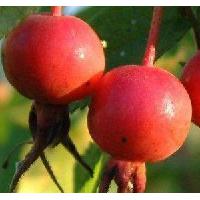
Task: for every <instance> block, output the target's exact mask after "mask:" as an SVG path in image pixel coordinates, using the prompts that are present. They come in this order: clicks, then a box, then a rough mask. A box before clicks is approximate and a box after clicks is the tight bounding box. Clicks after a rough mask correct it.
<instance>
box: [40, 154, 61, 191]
mask: <svg viewBox="0 0 200 200" xmlns="http://www.w3.org/2000/svg"><path fill="white" fill-rule="evenodd" d="M40 158H41V160H42V163H43V165H44V166H45V168H46V170H47V172H48V174H49V176H50V177H51V180H52V181H53V182H54V183H55V185H56V186H57V188H58V189H59V190H60V192H61V193H64V190H63V188H62V187H61V185H60V184H59V183H58V181H57V178H56V177H55V175H54V172H53V171H52V169H51V166H50V164H49V162H48V160H47V159H46V156H45V154H44V152H42V153H41V155H40Z"/></svg>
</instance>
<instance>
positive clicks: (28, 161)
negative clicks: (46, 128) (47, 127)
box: [10, 142, 46, 192]
mask: <svg viewBox="0 0 200 200" xmlns="http://www.w3.org/2000/svg"><path fill="white" fill-rule="evenodd" d="M45 147H46V146H44V145H41V144H38V143H37V142H36V143H35V144H34V145H33V146H32V148H31V150H30V151H29V153H28V154H27V155H26V157H25V159H24V160H23V161H20V162H19V164H18V165H17V168H16V171H15V174H14V176H13V179H12V181H11V184H10V192H14V191H15V189H16V187H17V184H18V182H19V180H20V178H21V177H22V175H23V174H24V173H25V172H26V171H27V170H28V169H29V168H30V166H31V165H32V164H33V163H34V162H35V161H36V160H37V159H38V157H39V156H40V154H41V152H42V151H43V150H44V149H45Z"/></svg>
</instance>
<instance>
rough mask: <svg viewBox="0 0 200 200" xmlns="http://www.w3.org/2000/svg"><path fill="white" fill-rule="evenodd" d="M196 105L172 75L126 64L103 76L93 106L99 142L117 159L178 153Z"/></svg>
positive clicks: (151, 158) (146, 158)
mask: <svg viewBox="0 0 200 200" xmlns="http://www.w3.org/2000/svg"><path fill="white" fill-rule="evenodd" d="M190 120H191V103H190V99H189V95H188V94H187V92H186V90H185V89H184V87H183V86H182V84H181V83H180V82H179V81H178V79H176V78H175V77H174V76H173V75H171V74H170V73H168V72H166V71H164V70H162V69H159V68H153V67H149V66H123V67H119V68H116V69H114V70H112V71H110V72H108V73H107V74H106V75H105V76H104V78H103V79H102V81H101V83H100V85H99V87H98V89H97V90H96V93H95V95H94V96H93V98H92V103H91V106H90V109H89V116H88V127H89V131H90V134H91V136H92V138H93V139H94V141H95V142H96V143H97V144H98V145H99V146H100V147H101V148H102V149H103V150H104V151H106V152H108V153H109V154H111V155H112V157H113V158H115V159H120V160H129V161H138V162H146V161H152V162H154V161H159V160H163V159H165V158H167V157H168V156H170V155H171V154H172V153H174V152H175V151H177V150H178V149H179V147H180V146H181V145H182V144H183V142H184V141H185V138H186V136H187V133H188V131H189V127H190Z"/></svg>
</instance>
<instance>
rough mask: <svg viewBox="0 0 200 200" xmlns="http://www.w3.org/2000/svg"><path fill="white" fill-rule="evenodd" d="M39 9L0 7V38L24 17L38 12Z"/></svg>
mask: <svg viewBox="0 0 200 200" xmlns="http://www.w3.org/2000/svg"><path fill="white" fill-rule="evenodd" d="M39 10H40V7H36V6H35V7H20V6H5V7H3V6H1V7H0V24H1V26H0V38H1V37H4V36H5V35H7V33H8V32H9V31H10V30H11V29H12V28H13V27H14V26H16V24H18V23H19V22H20V21H21V20H22V19H23V18H24V17H26V16H27V15H29V14H31V13H35V12H38V11H39Z"/></svg>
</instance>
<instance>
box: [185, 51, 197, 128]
mask: <svg viewBox="0 0 200 200" xmlns="http://www.w3.org/2000/svg"><path fill="white" fill-rule="evenodd" d="M181 81H182V83H183V85H184V86H185V88H186V90H187V92H188V94H189V95H190V99H191V103H192V121H193V122H194V123H195V124H196V125H198V126H200V51H198V52H197V53H196V54H195V55H194V56H193V57H192V58H191V59H190V60H189V62H188V63H187V64H186V65H185V67H184V70H183V74H182V76H181Z"/></svg>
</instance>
